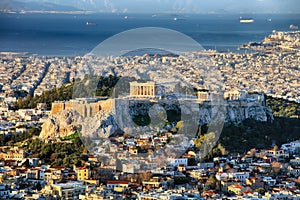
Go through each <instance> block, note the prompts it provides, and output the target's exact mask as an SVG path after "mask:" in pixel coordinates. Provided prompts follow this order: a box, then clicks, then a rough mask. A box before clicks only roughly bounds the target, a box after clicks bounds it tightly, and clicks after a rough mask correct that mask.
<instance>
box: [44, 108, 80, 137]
mask: <svg viewBox="0 0 300 200" xmlns="http://www.w3.org/2000/svg"><path fill="white" fill-rule="evenodd" d="M79 118H80V115H79V114H78V112H76V111H74V110H65V111H63V112H60V113H58V114H55V115H50V116H49V118H48V119H47V120H46V121H45V122H44V124H43V126H42V131H41V133H40V138H43V139H54V138H62V137H65V136H68V135H71V134H73V133H75V132H76V131H78V130H79V129H80V126H79V125H78V123H77V121H78V120H79Z"/></svg>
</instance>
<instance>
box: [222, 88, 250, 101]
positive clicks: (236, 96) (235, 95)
mask: <svg viewBox="0 0 300 200" xmlns="http://www.w3.org/2000/svg"><path fill="white" fill-rule="evenodd" d="M243 98H245V93H244V92H241V91H238V90H230V91H226V92H225V93H224V99H226V100H232V101H236V100H241V99H243Z"/></svg>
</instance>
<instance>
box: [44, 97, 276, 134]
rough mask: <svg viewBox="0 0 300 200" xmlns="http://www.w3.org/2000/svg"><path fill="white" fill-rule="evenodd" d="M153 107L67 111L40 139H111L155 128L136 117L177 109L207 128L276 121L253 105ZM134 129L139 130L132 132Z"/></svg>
mask: <svg viewBox="0 0 300 200" xmlns="http://www.w3.org/2000/svg"><path fill="white" fill-rule="evenodd" d="M153 105H155V104H154V103H151V102H148V103H147V102H142V103H141V102H139V103H137V102H134V101H133V102H132V101H131V102H128V101H127V102H126V101H123V102H115V107H114V108H113V109H111V110H101V111H100V112H98V113H97V114H96V115H95V116H93V117H82V116H81V115H80V114H79V113H78V112H77V111H75V110H64V111H62V112H60V113H58V114H56V115H50V117H49V118H48V120H47V121H46V122H45V123H44V124H43V127H42V131H41V134H40V137H41V138H43V139H47V138H51V139H53V138H59V137H60V138H62V137H65V136H68V135H71V134H73V133H75V132H77V131H78V132H81V133H82V136H83V137H88V138H93V139H97V138H107V137H109V136H110V135H112V134H114V133H116V132H117V131H120V130H122V131H124V132H127V133H129V134H130V133H131V132H146V131H149V130H151V129H153V127H151V125H150V126H137V125H136V124H135V123H134V122H133V121H132V120H131V119H132V117H133V116H139V115H145V114H149V115H150V117H151V119H152V116H151V115H153V116H154V115H155V113H158V114H159V113H161V115H162V118H164V116H166V113H164V110H165V111H169V110H173V111H176V112H177V113H181V116H184V115H186V116H188V117H189V118H191V119H189V120H190V121H189V122H191V123H193V125H195V124H197V123H198V124H199V125H203V124H207V123H211V122H212V121H214V120H220V119H221V120H222V121H225V122H233V123H239V122H242V121H243V120H245V119H248V118H251V119H254V120H257V121H267V120H273V114H272V112H271V110H270V109H269V108H268V107H266V106H264V105H258V104H251V103H245V104H243V105H240V104H236V103H228V104H227V105H225V106H221V107H218V106H216V107H215V106H211V105H209V104H201V105H200V107H199V105H198V104H194V105H192V104H180V106H178V105H172V104H170V105H164V104H161V105H163V106H161V105H160V106H157V108H155V106H153ZM151 109H152V110H151ZM153 109H154V110H153ZM155 109H156V110H155ZM151 113H152V114H151ZM190 116H192V117H190ZM162 118H157V119H158V122H157V124H159V120H160V121H163V119H162ZM196 126H197V125H196ZM131 129H135V130H134V131H132V130H131Z"/></svg>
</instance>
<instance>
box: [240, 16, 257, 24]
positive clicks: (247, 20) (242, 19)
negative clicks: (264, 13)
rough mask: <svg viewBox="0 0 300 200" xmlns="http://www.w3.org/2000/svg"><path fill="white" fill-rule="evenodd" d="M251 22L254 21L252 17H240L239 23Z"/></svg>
mask: <svg viewBox="0 0 300 200" xmlns="http://www.w3.org/2000/svg"><path fill="white" fill-rule="evenodd" d="M253 22H254V19H252V18H243V17H240V23H253Z"/></svg>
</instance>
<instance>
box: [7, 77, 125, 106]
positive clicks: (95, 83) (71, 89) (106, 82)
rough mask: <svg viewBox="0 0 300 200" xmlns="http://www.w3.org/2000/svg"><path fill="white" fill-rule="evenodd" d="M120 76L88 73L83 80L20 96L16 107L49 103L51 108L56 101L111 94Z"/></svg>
mask: <svg viewBox="0 0 300 200" xmlns="http://www.w3.org/2000/svg"><path fill="white" fill-rule="evenodd" d="M118 80H119V78H118V77H115V76H112V75H109V76H108V77H102V76H90V75H86V76H85V77H84V78H83V80H77V81H74V82H72V83H66V84H64V85H63V86H61V87H59V88H56V87H54V88H53V89H52V90H49V91H45V92H43V93H42V94H41V95H37V96H34V97H31V96H30V95H29V94H28V95H27V96H26V98H24V99H22V98H19V99H18V101H17V102H16V103H14V105H13V107H14V109H26V108H35V107H36V105H37V104H38V103H47V108H48V109H50V108H51V103H52V102H54V101H68V100H70V99H72V98H73V97H95V96H110V95H111V94H112V90H113V87H114V86H115V85H116V83H117V82H118Z"/></svg>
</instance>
